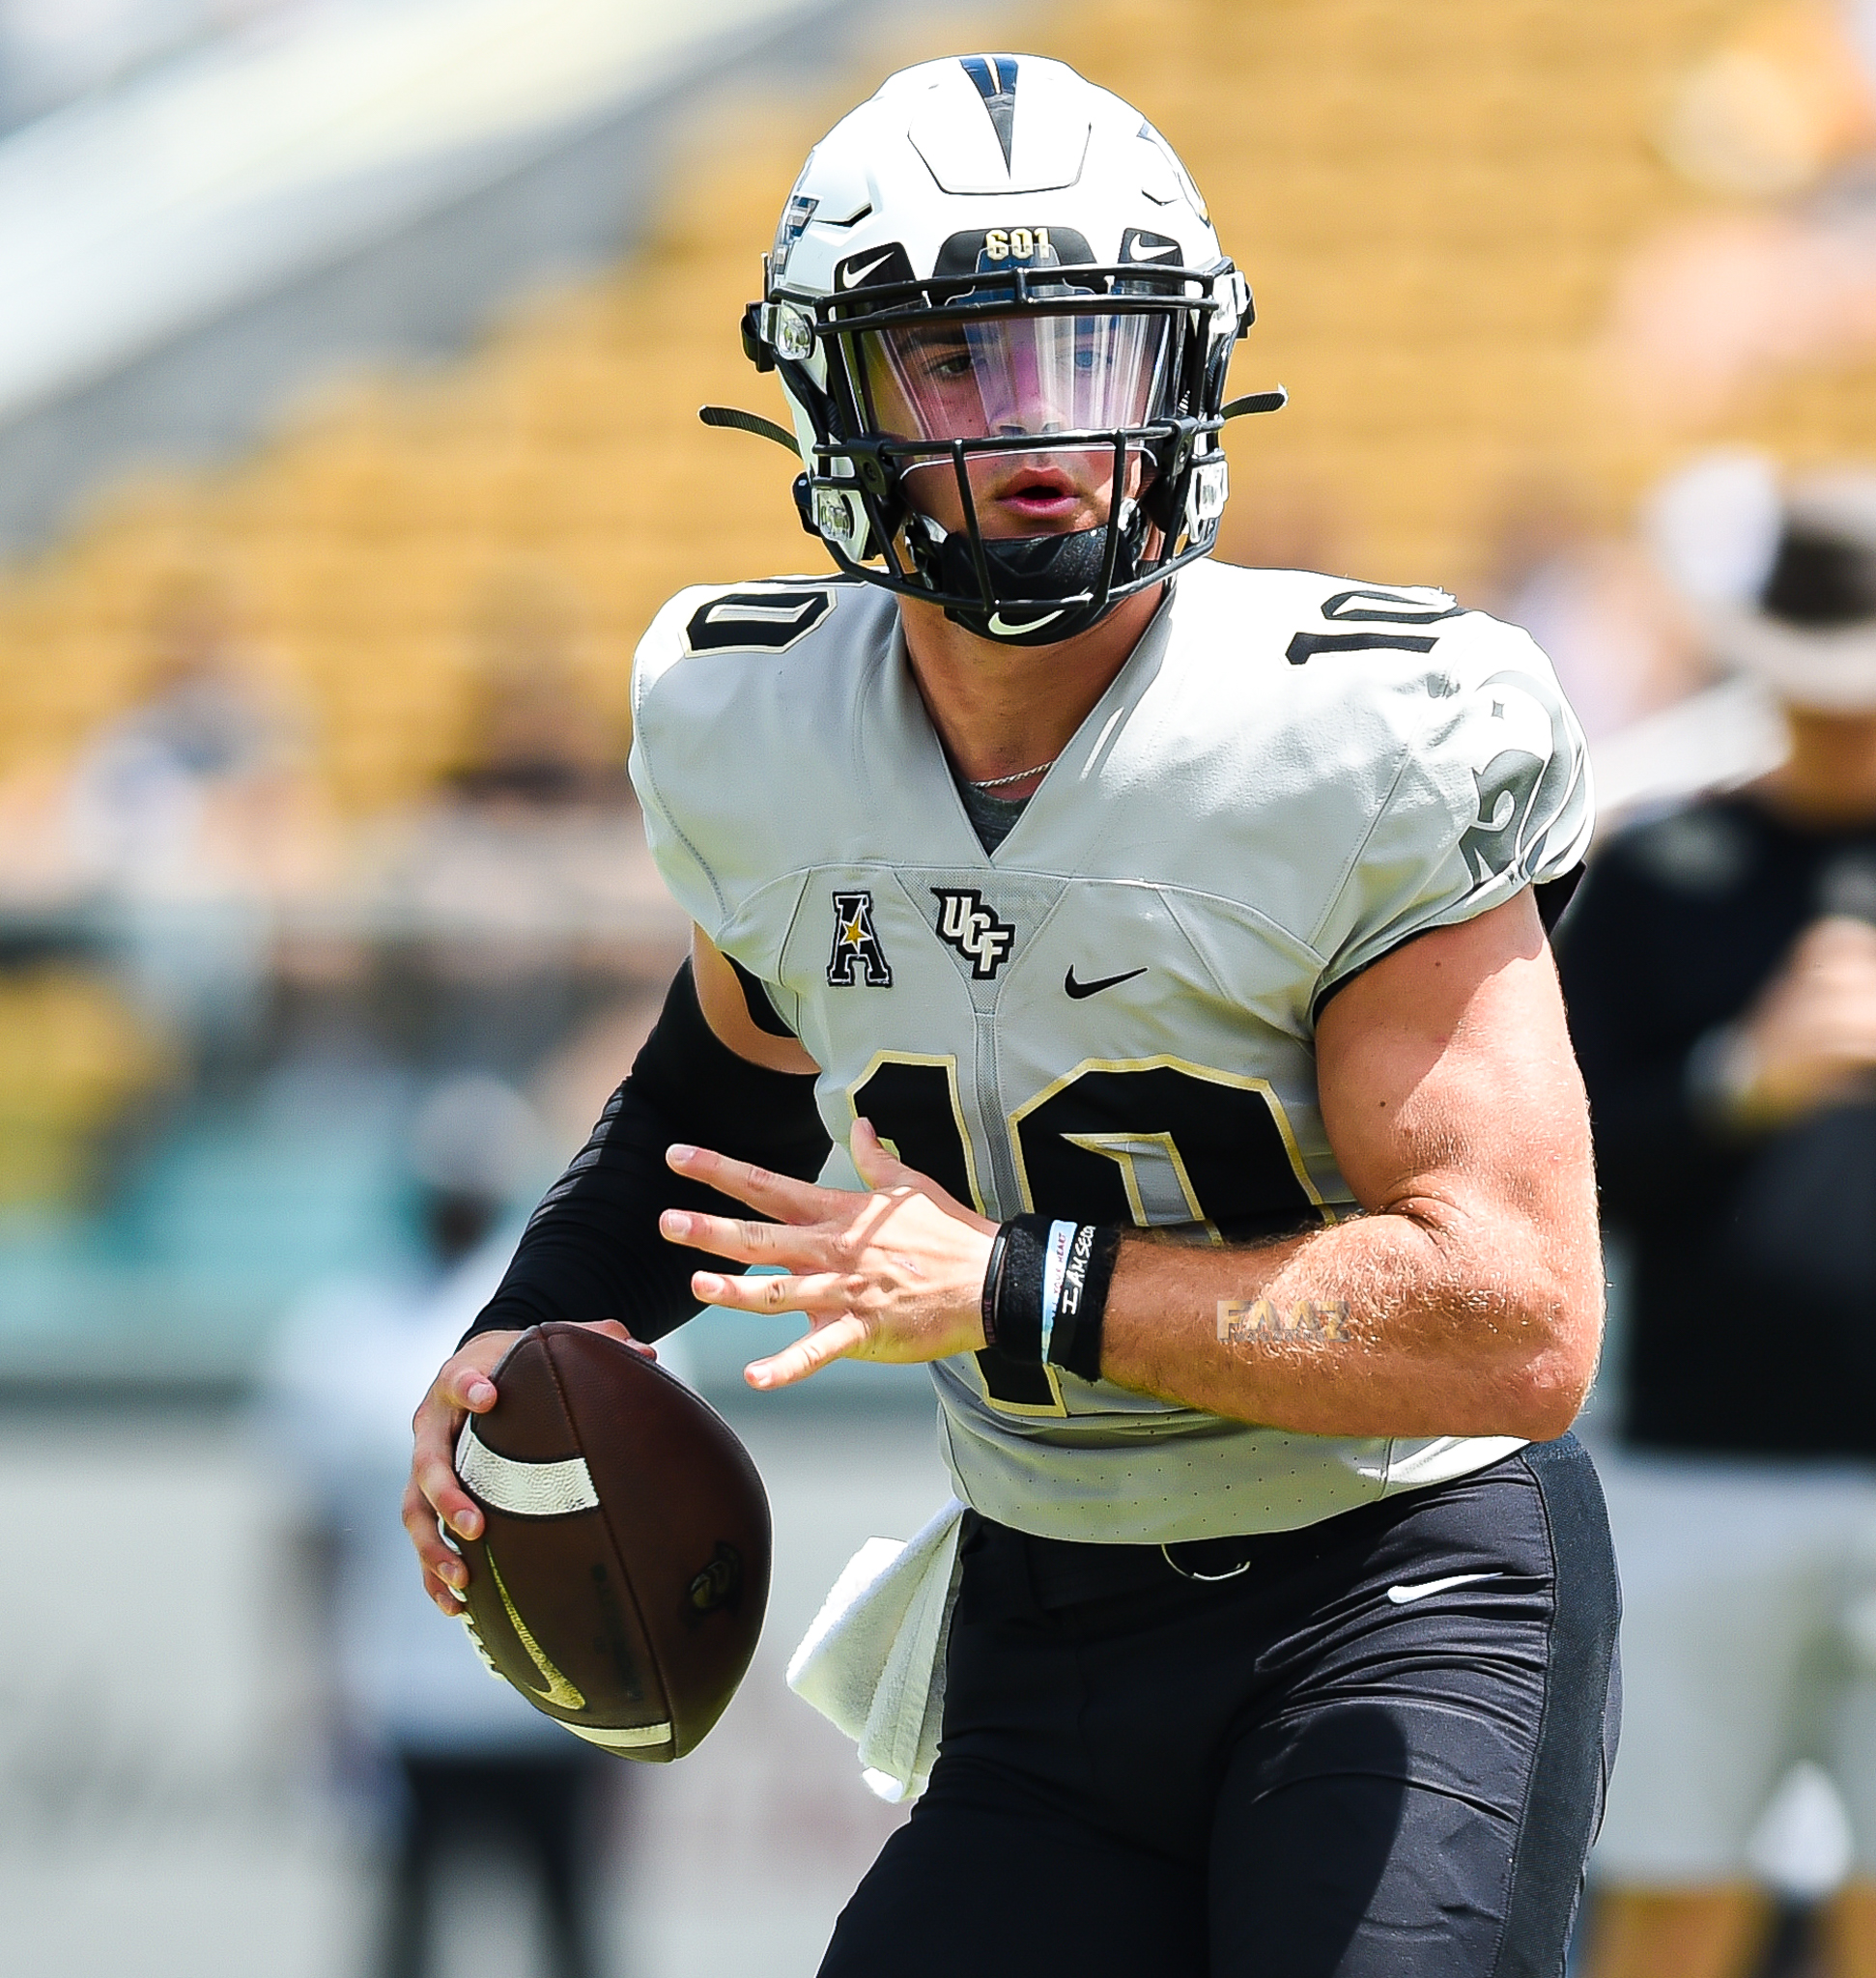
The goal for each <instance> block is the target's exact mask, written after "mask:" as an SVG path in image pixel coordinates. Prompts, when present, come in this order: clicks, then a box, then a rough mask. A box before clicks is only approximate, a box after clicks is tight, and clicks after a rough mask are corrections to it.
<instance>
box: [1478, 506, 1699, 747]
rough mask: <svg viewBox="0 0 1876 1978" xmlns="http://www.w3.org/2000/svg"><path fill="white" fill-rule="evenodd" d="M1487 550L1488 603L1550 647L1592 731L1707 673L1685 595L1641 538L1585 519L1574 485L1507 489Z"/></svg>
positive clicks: (1638, 713)
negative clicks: (1678, 593)
mask: <svg viewBox="0 0 1876 1978" xmlns="http://www.w3.org/2000/svg"><path fill="white" fill-rule="evenodd" d="M1487 553H1488V563H1487V577H1486V583H1485V603H1486V606H1487V608H1488V609H1490V610H1492V611H1493V612H1495V613H1496V614H1497V615H1498V616H1499V617H1501V618H1505V619H1508V620H1510V622H1511V623H1512V624H1514V625H1521V626H1522V627H1523V628H1524V629H1525V631H1527V632H1528V633H1529V634H1530V635H1531V636H1532V637H1533V638H1535V639H1536V640H1537V642H1538V644H1539V645H1541V646H1542V647H1543V648H1544V650H1545V651H1546V652H1547V653H1548V654H1549V657H1550V661H1551V664H1553V665H1554V666H1555V667H1556V669H1557V677H1558V678H1559V679H1560V680H1561V681H1562V682H1563V687H1564V692H1566V693H1568V694H1569V696H1570V704H1571V706H1572V707H1573V708H1575V709H1576V711H1577V715H1578V720H1580V721H1581V722H1582V724H1583V729H1584V732H1585V733H1586V734H1587V735H1588V736H1589V738H1590V739H1591V741H1596V740H1598V739H1600V738H1601V737H1602V736H1604V735H1608V734H1612V733H1615V732H1616V731H1618V730H1620V729H1622V728H1625V727H1627V726H1628V725H1629V724H1630V723H1631V722H1632V721H1639V720H1640V719H1641V718H1642V717H1643V716H1645V715H1648V714H1652V713H1653V712H1654V711H1655V710H1656V709H1657V708H1661V707H1665V706H1667V705H1668V704H1669V703H1671V702H1673V701H1676V700H1678V699H1680V698H1681V697H1682V696H1683V695H1685V694H1687V693H1689V692H1692V691H1693V689H1695V688H1696V687H1698V686H1700V685H1702V684H1703V683H1704V682H1705V680H1706V678H1707V676H1708V667H1707V665H1706V664H1705V661H1704V657H1703V655H1702V653H1701V651H1700V648H1699V645H1698V643H1697V641H1696V639H1695V638H1694V636H1693V628H1692V625H1691V620H1690V616H1689V613H1688V610H1687V608H1686V606H1685V604H1684V603H1683V602H1682V601H1681V600H1680V599H1678V598H1676V597H1675V596H1674V595H1673V593H1672V591H1671V590H1670V589H1669V587H1668V585H1667V583H1666V582H1665V580H1664V579H1663V576H1662V574H1661V571H1660V569H1659V567H1658V566H1657V564H1656V563H1655V561H1654V560H1653V559H1652V558H1651V557H1650V556H1649V555H1648V554H1647V552H1646V550H1645V549H1644V548H1643V547H1642V546H1641V545H1638V544H1635V543H1633V542H1625V541H1621V540H1616V539H1611V538H1609V537H1607V536H1605V535H1600V534H1598V533H1597V532H1596V531H1595V530H1594V529H1593V528H1592V527H1591V526H1590V523H1589V521H1588V519H1587V517H1586V516H1585V515H1584V513H1583V509H1582V504H1581V503H1580V501H1578V499H1577V498H1576V496H1575V494H1574V493H1573V491H1572V490H1571V489H1570V488H1568V487H1566V486H1563V485H1559V484H1556V483H1552V482H1548V481H1544V480H1536V479H1534V480H1530V481H1527V482H1525V483H1523V484H1522V485H1521V486H1515V487H1513V488H1511V489H1508V490H1507V491H1506V492H1505V493H1504V494H1503V495H1502V496H1501V498H1500V500H1499V502H1498V504H1497V506H1496V510H1495V513H1494V516H1493V519H1492V533H1491V536H1490V538H1489V540H1488V545H1487Z"/></svg>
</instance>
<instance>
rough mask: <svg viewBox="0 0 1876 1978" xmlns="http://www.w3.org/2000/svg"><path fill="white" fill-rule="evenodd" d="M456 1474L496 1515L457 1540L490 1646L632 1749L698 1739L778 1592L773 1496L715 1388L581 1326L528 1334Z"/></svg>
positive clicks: (518, 1682) (483, 1648)
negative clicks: (715, 1398)
mask: <svg viewBox="0 0 1876 1978" xmlns="http://www.w3.org/2000/svg"><path fill="white" fill-rule="evenodd" d="M494 1379H495V1384H496V1389H497V1396H498V1399H497V1401H496V1404H495V1406H494V1407H493V1408H491V1409H490V1410H489V1411H488V1413H487V1414H486V1415H471V1416H469V1419H468V1420H467V1421H466V1422H465V1423H464V1424H463V1430H462V1434H461V1436H460V1437H459V1438H458V1440H457V1444H456V1472H457V1475H458V1476H459V1477H460V1478H461V1479H462V1483H463V1487H464V1489H466V1490H467V1491H468V1492H469V1495H470V1496H471V1497H472V1498H474V1500H475V1501H476V1503H477V1504H478V1505H480V1506H481V1508H482V1512H483V1515H484V1517H485V1518H486V1519H487V1520H488V1522H487V1525H486V1528H485V1529H484V1532H483V1535H482V1537H481V1538H480V1539H476V1540H457V1539H453V1538H452V1539H451V1540H450V1542H451V1543H452V1544H454V1545H456V1546H457V1548H458V1549H459V1550H460V1551H461V1553H462V1555H463V1557H464V1558H465V1559H466V1560H467V1561H468V1562H469V1589H468V1591H467V1593H466V1595H465V1596H464V1597H465V1599H466V1600H467V1601H468V1607H467V1610H466V1612H465V1613H464V1616H463V1619H464V1621H465V1622H466V1623H467V1625H468V1626H469V1634H470V1636H471V1638H472V1639H473V1640H474V1642H475V1645H476V1648H477V1650H478V1652H479V1653H481V1655H482V1658H483V1660H484V1661H486V1662H487V1663H488V1664H489V1666H490V1667H491V1668H492V1669H493V1670H494V1671H495V1672H496V1674H497V1675H498V1676H502V1677H505V1678H506V1679H507V1681H510V1682H511V1683H513V1684H514V1686H515V1687H516V1688H517V1689H518V1690H520V1691H521V1693H522V1695H523V1696H525V1697H526V1699H527V1701H528V1702H529V1703H531V1704H532V1705H533V1706H534V1707H535V1708H536V1709H537V1710H544V1711H546V1713H547V1714H548V1715H549V1716H550V1717H554V1718H556V1719H557V1720H558V1721H559V1722H560V1723H562V1724H564V1725H565V1726H566V1727H567V1729H568V1730H569V1731H572V1732H574V1733H576V1734H577V1735H578V1736H579V1737H582V1738H587V1739H589V1740H590V1741H591V1742H592V1743H594V1744H598V1745H603V1746H604V1747H605V1748H606V1749H607V1750H608V1751H612V1752H617V1753H618V1754H619V1756H620V1757H622V1758H636V1759H648V1760H651V1761H652V1762H654V1763H666V1762H668V1761H669V1760H671V1759H675V1758H682V1757H683V1756H684V1754H685V1753H686V1752H688V1751H692V1750H694V1749H695V1748H696V1745H697V1744H698V1742H699V1741H700V1740H701V1739H702V1738H703V1736H704V1734H705V1733H706V1732H707V1731H708V1730H709V1729H710V1727H711V1725H713V1724H714V1723H715V1722H716V1721H717V1719H718V1718H719V1717H720V1716H722V1714H723V1712H724V1707H725V1705H726V1704H727V1703H728V1702H729V1699H730V1698H731V1697H732V1696H733V1695H734V1694H735V1691H736V1685H737V1684H738V1683H739V1682H740V1681H742V1679H743V1673H744V1671H745V1670H747V1669H748V1667H749V1664H750V1657H751V1656H752V1655H753V1654H754V1653H755V1644H756V1640H757V1638H758V1636H759V1635H760V1634H761V1632H762V1613H763V1609H764V1607H765V1606H766V1605H767V1603H768V1597H769V1501H768V1498H767V1497H766V1496H765V1495H764V1493H763V1489H762V1480H761V1478H760V1477H758V1476H757V1475H756V1472H755V1465H754V1464H753V1462H752V1461H751V1460H750V1456H749V1452H748V1451H747V1450H746V1449H744V1447H743V1445H742V1444H741V1443H740V1442H739V1441H738V1440H737V1439H736V1437H735V1435H734V1434H733V1433H732V1432H731V1430H730V1427H729V1425H728V1424H727V1423H726V1422H725V1421H724V1419H723V1417H722V1416H721V1415H719V1414H718V1413H717V1411H716V1410H715V1409H714V1408H712V1407H711V1406H710V1405H709V1404H708V1403H707V1402H706V1401H704V1400H702V1399H699V1398H698V1397H697V1396H696V1394H694V1393H693V1392H692V1391H691V1390H690V1389H689V1388H688V1387H686V1386H685V1385H684V1383H683V1382H682V1381H680V1380H677V1379H675V1378H673V1377H672V1376H671V1375H670V1374H668V1373H667V1372H666V1371H665V1370H663V1369H662V1368H661V1367H659V1366H657V1365H656V1364H655V1363H654V1362H653V1361H650V1360H647V1359H645V1358H644V1356H643V1355H642V1354H640V1353H635V1352H634V1351H633V1350H632V1349H631V1347H629V1346H625V1345H621V1344H620V1343H619V1342H617V1341H616V1340H609V1339H608V1338H606V1337H605V1335H604V1334H601V1333H594V1332H588V1331H586V1330H585V1329H584V1328H583V1327H582V1326H577V1325H541V1326H534V1327H531V1328H530V1329H529V1330H528V1331H526V1332H525V1333H523V1334H522V1336H521V1338H520V1339H518V1340H517V1341H516V1342H515V1343H514V1344H513V1345H512V1346H511V1347H510V1348H509V1349H508V1352H507V1354H506V1356H505V1357H504V1358H503V1360H502V1362H501V1364H500V1366H499V1367H497V1369H496V1370H495V1374H494Z"/></svg>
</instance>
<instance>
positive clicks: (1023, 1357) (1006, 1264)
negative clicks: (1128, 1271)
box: [983, 1216, 1121, 1380]
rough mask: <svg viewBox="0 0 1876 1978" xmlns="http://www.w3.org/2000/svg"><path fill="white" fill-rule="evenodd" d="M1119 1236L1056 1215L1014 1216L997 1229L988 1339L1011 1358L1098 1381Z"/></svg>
mask: <svg viewBox="0 0 1876 1978" xmlns="http://www.w3.org/2000/svg"><path fill="white" fill-rule="evenodd" d="M1120 1248H1121V1232H1120V1231H1119V1230H1118V1229H1103V1228H1101V1227H1100V1226H1099V1225H1097V1224H1094V1223H1068V1222H1064V1221H1062V1220H1061V1219H1059V1218H1057V1217H1054V1216H1016V1217H1014V1218H1013V1219H1012V1220H1011V1221H1009V1222H1008V1223H1006V1224H1005V1225H1004V1226H1003V1228H1002V1229H999V1230H998V1231H997V1240H996V1243H995V1245H994V1246H993V1247H992V1249H991V1252H990V1262H989V1267H988V1269H987V1270H986V1271H985V1273H984V1281H983V1312H984V1326H983V1335H984V1339H985V1341H986V1342H988V1343H989V1344H990V1345H992V1346H994V1347H995V1348H996V1349H997V1351H998V1352H1000V1353H1002V1354H1003V1355H1004V1356H1005V1357H1006V1358H1007V1359H1010V1360H1016V1361H1020V1362H1022V1363H1023V1364H1025V1365H1027V1366H1030V1367H1039V1366H1041V1365H1042V1364H1043V1362H1044V1361H1047V1362H1049V1363H1051V1364H1052V1365H1054V1366H1057V1367H1066V1369H1067V1370H1068V1371H1069V1372H1070V1373H1076V1374H1079V1375H1080V1376H1081V1378H1082V1379H1084V1380H1098V1379H1099V1378H1100V1368H1101V1315H1102V1313H1103V1312H1104V1311H1105V1309H1106V1305H1107V1291H1108V1286H1109V1285H1110V1284H1111V1283H1112V1282H1113V1278H1114V1262H1115V1257H1116V1256H1117V1254H1118V1253H1119V1251H1120Z"/></svg>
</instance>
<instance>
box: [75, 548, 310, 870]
mask: <svg viewBox="0 0 1876 1978" xmlns="http://www.w3.org/2000/svg"><path fill="white" fill-rule="evenodd" d="M148 637H149V661H148V664H147V668H146V673H145V680H144V687H143V692H142V693H141V695H140V697H139V698H138V700H137V702H136V703H135V705H133V706H132V707H131V708H130V709H129V710H128V712H127V713H125V714H124V715H122V716H120V717H119V718H118V719H117V720H116V721H111V722H108V723H107V724H106V725H105V726H104V727H103V728H102V729H100V730H99V732H98V733H97V734H96V735H95V736H94V737H93V738H92V740H91V742H90V743H89V744H88V745H87V747H86V748H85V749H84V750H83V752H82V753H81V754H80V756H79V758H78V761H77V763H76V765H75V767H74V769H73V772H72V777H71V791H70V795H69V798H68V800H67V801H68V828H69V830H70V833H71V844H72V850H73V854H74V857H75V861H76V863H77V865H78V867H79V869H80V871H81V872H83V873H84V874H86V875H87V876H88V877H89V878H90V879H91V880H92V881H93V883H94V884H101V885H104V886H106V887H109V888H112V889H114V890H124V891H129V892H148V891H162V892H176V891H187V892H200V891H203V890H222V889H235V890H243V891H257V892H272V891H274V890H278V889H279V888H281V887H282V886H285V885H290V884H292V883H293V881H294V880H295V879H296V878H298V877H300V876H301V875H302V874H303V873H304V872H305V871H306V870H307V868H308V865H309V860H310V857H311V855H310V853H309V848H308V846H307V844H306V841H305V840H306V834H307V832H308V831H310V830H313V829H316V815H315V813H316V808H317V806H316V805H315V803H314V800H313V798H312V796H311V792H310V788H309V784H308V777H307V763H306V755H307V751H306V743H305V736H304V733H303V731H302V729H301V726H300V724H299V723H298V721H296V719H295V718H294V715H293V713H292V711H291V710H290V709H289V708H288V706H287V705H286V704H285V702H284V700H283V698H282V696H281V694H280V693H279V692H278V690H277V688H276V687H275V686H274V685H273V683H272V682H270V681H269V680H267V679H266V678H265V677H264V676H263V673H262V671H261V668H260V666H259V665H258V664H257V662H256V660H255V658H254V656H253V655H252V654H250V653H248V652H247V651H245V650H244V649H243V647H242V641H241V638H240V636H239V631H238V627H237V622H236V614H235V609H234V605H233V601H232V600H231V598H230V597H229V595H228V592H227V590H226V589H225V587H224V586H223V585H222V584H221V583H220V582H219V581H218V580H216V579H213V578H210V577H206V576H201V575H187V576H184V577H180V578H177V579H173V580H172V581H170V582H169V583H167V584H165V585H164V586H162V587H161V588H160V589H159V590H158V591H157V593H156V597H155V598H154V599H153V600H152V604H151V609H150V623H149V634H148Z"/></svg>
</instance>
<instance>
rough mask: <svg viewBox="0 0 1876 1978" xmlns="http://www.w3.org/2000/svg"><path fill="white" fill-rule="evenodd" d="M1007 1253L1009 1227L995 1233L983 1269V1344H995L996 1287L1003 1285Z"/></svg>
mask: <svg viewBox="0 0 1876 1978" xmlns="http://www.w3.org/2000/svg"><path fill="white" fill-rule="evenodd" d="M1008 1255H1009V1224H1008V1223H1006V1224H1005V1225H1004V1226H1003V1228H1002V1229H999V1230H998V1231H997V1234H996V1240H995V1241H994V1242H993V1243H992V1244H991V1245H990V1261H989V1262H988V1263H987V1264H985V1265H984V1267H983V1343H984V1344H985V1345H986V1346H994V1345H995V1344H996V1343H997V1287H998V1286H1000V1285H1001V1284H1002V1283H1003V1260H1004V1258H1005V1257H1007V1256H1008Z"/></svg>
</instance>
